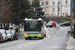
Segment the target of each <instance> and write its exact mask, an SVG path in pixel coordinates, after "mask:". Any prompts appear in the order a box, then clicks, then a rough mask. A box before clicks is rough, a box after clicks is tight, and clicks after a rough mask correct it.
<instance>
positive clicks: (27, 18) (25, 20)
mask: <svg viewBox="0 0 75 50" xmlns="http://www.w3.org/2000/svg"><path fill="white" fill-rule="evenodd" d="M41 20H43V19H41V18H39V19H28V18H26V19H25V21H41Z"/></svg>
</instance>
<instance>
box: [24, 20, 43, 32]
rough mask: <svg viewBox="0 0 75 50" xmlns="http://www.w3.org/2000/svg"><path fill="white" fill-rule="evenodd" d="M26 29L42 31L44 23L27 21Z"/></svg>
mask: <svg viewBox="0 0 75 50" xmlns="http://www.w3.org/2000/svg"><path fill="white" fill-rule="evenodd" d="M24 25H25V27H24V28H25V31H41V26H42V25H43V24H42V23H41V21H26V22H25V24H24Z"/></svg>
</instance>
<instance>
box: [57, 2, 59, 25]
mask: <svg viewBox="0 0 75 50" xmlns="http://www.w3.org/2000/svg"><path fill="white" fill-rule="evenodd" d="M57 10H58V11H57V13H58V16H57V22H58V24H59V1H58V3H57Z"/></svg>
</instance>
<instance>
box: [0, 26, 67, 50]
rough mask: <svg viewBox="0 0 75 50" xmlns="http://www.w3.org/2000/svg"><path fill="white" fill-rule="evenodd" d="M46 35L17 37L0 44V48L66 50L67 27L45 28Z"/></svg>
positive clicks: (13, 49)
mask: <svg viewBox="0 0 75 50" xmlns="http://www.w3.org/2000/svg"><path fill="white" fill-rule="evenodd" d="M45 30H46V32H47V37H46V38H44V39H41V40H40V39H32V40H25V39H19V40H16V41H9V42H5V43H1V44H0V50H66V45H67V40H68V37H67V34H68V33H67V31H68V27H60V28H59V29H58V30H53V29H50V28H46V27H45Z"/></svg>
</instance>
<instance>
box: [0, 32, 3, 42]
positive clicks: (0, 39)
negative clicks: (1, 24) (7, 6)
mask: <svg viewBox="0 0 75 50" xmlns="http://www.w3.org/2000/svg"><path fill="white" fill-rule="evenodd" d="M0 42H3V36H2V34H1V32H0Z"/></svg>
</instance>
